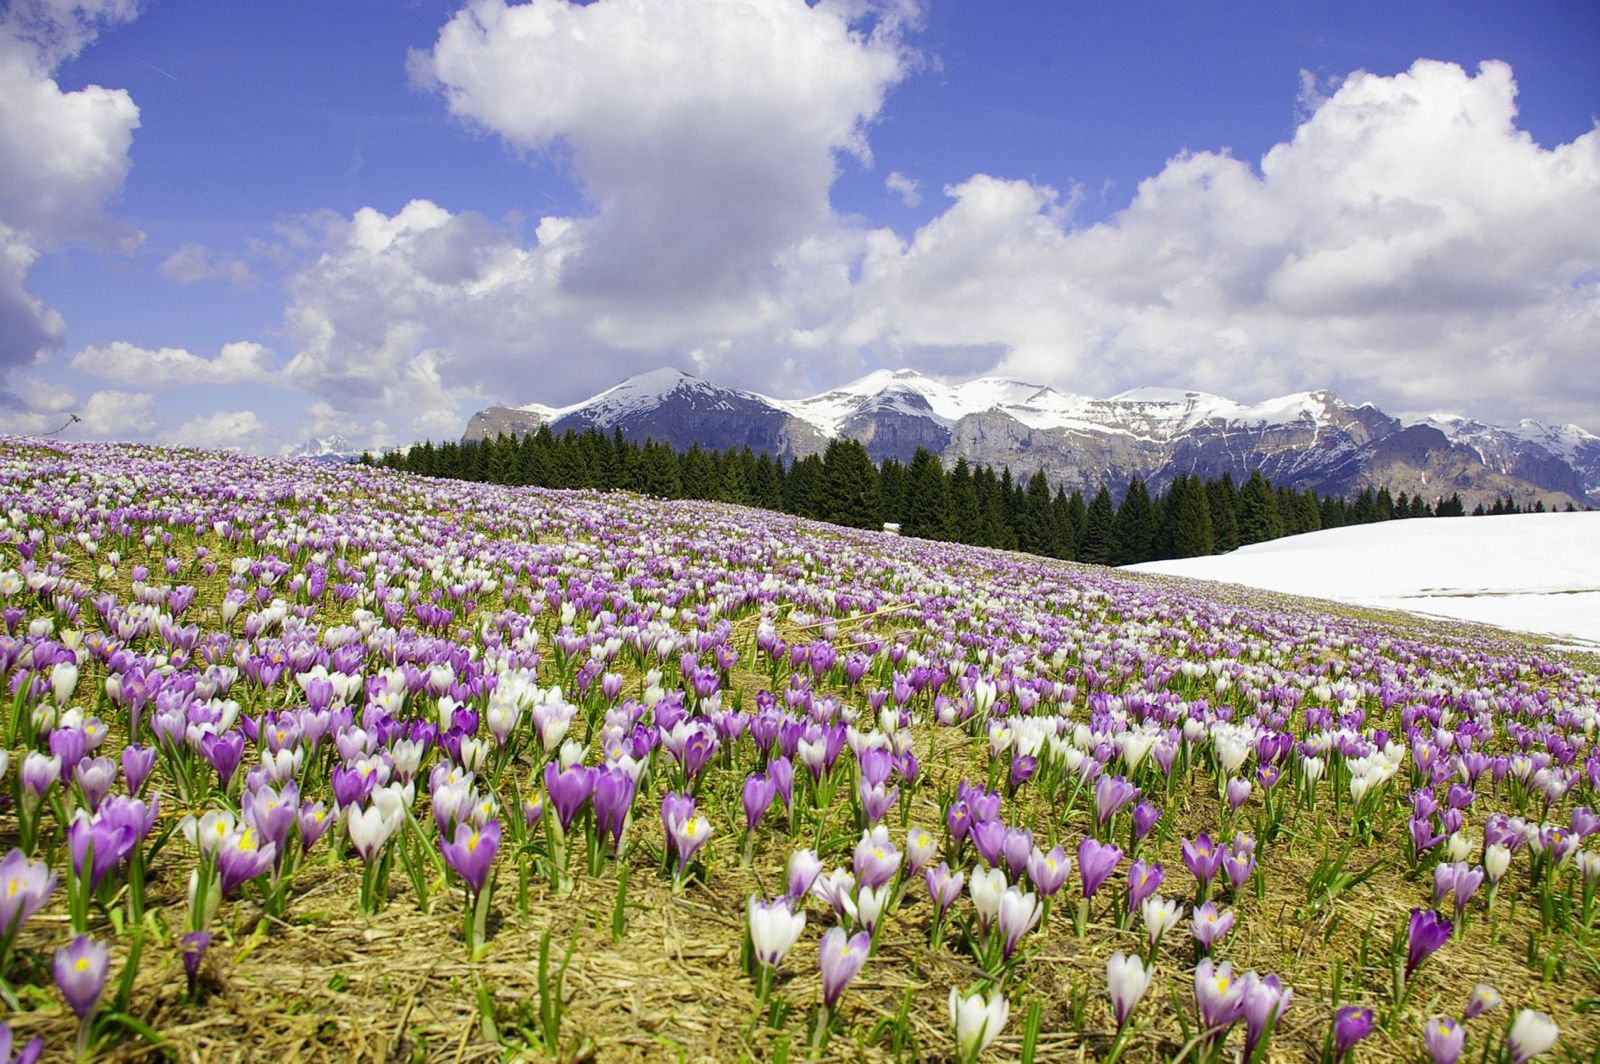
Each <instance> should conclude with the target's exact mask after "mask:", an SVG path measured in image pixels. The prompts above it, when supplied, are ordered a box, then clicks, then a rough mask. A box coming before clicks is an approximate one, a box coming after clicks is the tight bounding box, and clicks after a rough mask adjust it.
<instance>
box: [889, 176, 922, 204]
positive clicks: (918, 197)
mask: <svg viewBox="0 0 1600 1064" xmlns="http://www.w3.org/2000/svg"><path fill="white" fill-rule="evenodd" d="M883 187H884V188H886V189H888V190H889V191H890V192H893V193H894V194H895V195H896V196H899V197H900V202H901V203H904V204H905V205H906V206H907V207H915V206H916V205H917V204H919V203H921V202H922V193H921V191H919V183H918V182H917V180H916V179H915V178H911V177H907V176H906V175H905V174H902V173H901V172H900V171H899V170H891V171H889V176H888V177H886V178H884V179H883Z"/></svg>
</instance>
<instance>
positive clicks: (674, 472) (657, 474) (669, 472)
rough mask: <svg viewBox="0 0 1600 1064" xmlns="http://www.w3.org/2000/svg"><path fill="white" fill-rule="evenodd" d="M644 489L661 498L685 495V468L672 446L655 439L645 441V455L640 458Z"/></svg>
mask: <svg viewBox="0 0 1600 1064" xmlns="http://www.w3.org/2000/svg"><path fill="white" fill-rule="evenodd" d="M640 468H641V471H642V478H641V479H642V480H643V482H644V491H645V494H647V495H654V496H656V497H657V498H660V499H681V498H682V497H683V470H682V468H681V467H680V465H679V462H678V456H677V455H676V454H675V453H673V450H672V448H671V447H668V446H667V445H666V444H664V443H656V442H655V441H653V440H645V441H644V455H643V457H642V458H641V459H640Z"/></svg>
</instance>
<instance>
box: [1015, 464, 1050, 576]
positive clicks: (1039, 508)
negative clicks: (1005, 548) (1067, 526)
mask: <svg viewBox="0 0 1600 1064" xmlns="http://www.w3.org/2000/svg"><path fill="white" fill-rule="evenodd" d="M1019 524H1020V527H1019V528H1018V530H1017V542H1018V544H1019V545H1020V546H1021V547H1022V549H1023V550H1025V551H1028V552H1029V553H1031V554H1044V555H1049V554H1052V553H1053V551H1052V549H1051V548H1052V544H1053V541H1054V539H1055V536H1054V535H1053V534H1052V529H1051V527H1050V483H1049V482H1048V481H1047V480H1045V477H1044V470H1043V469H1038V470H1035V471H1034V474H1033V476H1031V477H1029V478H1028V488H1027V490H1026V491H1025V492H1024V493H1023V500H1022V515H1021V519H1020V522H1019Z"/></svg>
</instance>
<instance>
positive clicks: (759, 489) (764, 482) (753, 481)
mask: <svg viewBox="0 0 1600 1064" xmlns="http://www.w3.org/2000/svg"><path fill="white" fill-rule="evenodd" d="M750 501H751V503H753V504H754V505H756V506H759V507H761V508H762V509H764V510H781V509H783V486H782V484H781V483H780V482H779V480H778V471H777V469H776V468H775V466H774V463H773V461H772V459H771V458H770V457H768V455H767V452H766V451H762V452H761V453H760V454H759V455H757V456H756V468H755V473H754V474H752V475H751V477H750Z"/></svg>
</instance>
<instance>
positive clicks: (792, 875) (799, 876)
mask: <svg viewBox="0 0 1600 1064" xmlns="http://www.w3.org/2000/svg"><path fill="white" fill-rule="evenodd" d="M821 874H822V861H821V860H820V859H819V858H818V857H817V851H815V850H796V851H794V853H792V854H790V855H789V863H788V865H787V867H786V868H785V869H784V880H785V883H786V889H785V892H784V896H785V897H787V898H788V899H789V900H790V901H791V902H795V903H798V902H799V901H800V899H801V898H804V897H805V896H806V895H807V894H809V893H810V892H811V884H813V883H815V882H816V881H817V876H819V875H821Z"/></svg>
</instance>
